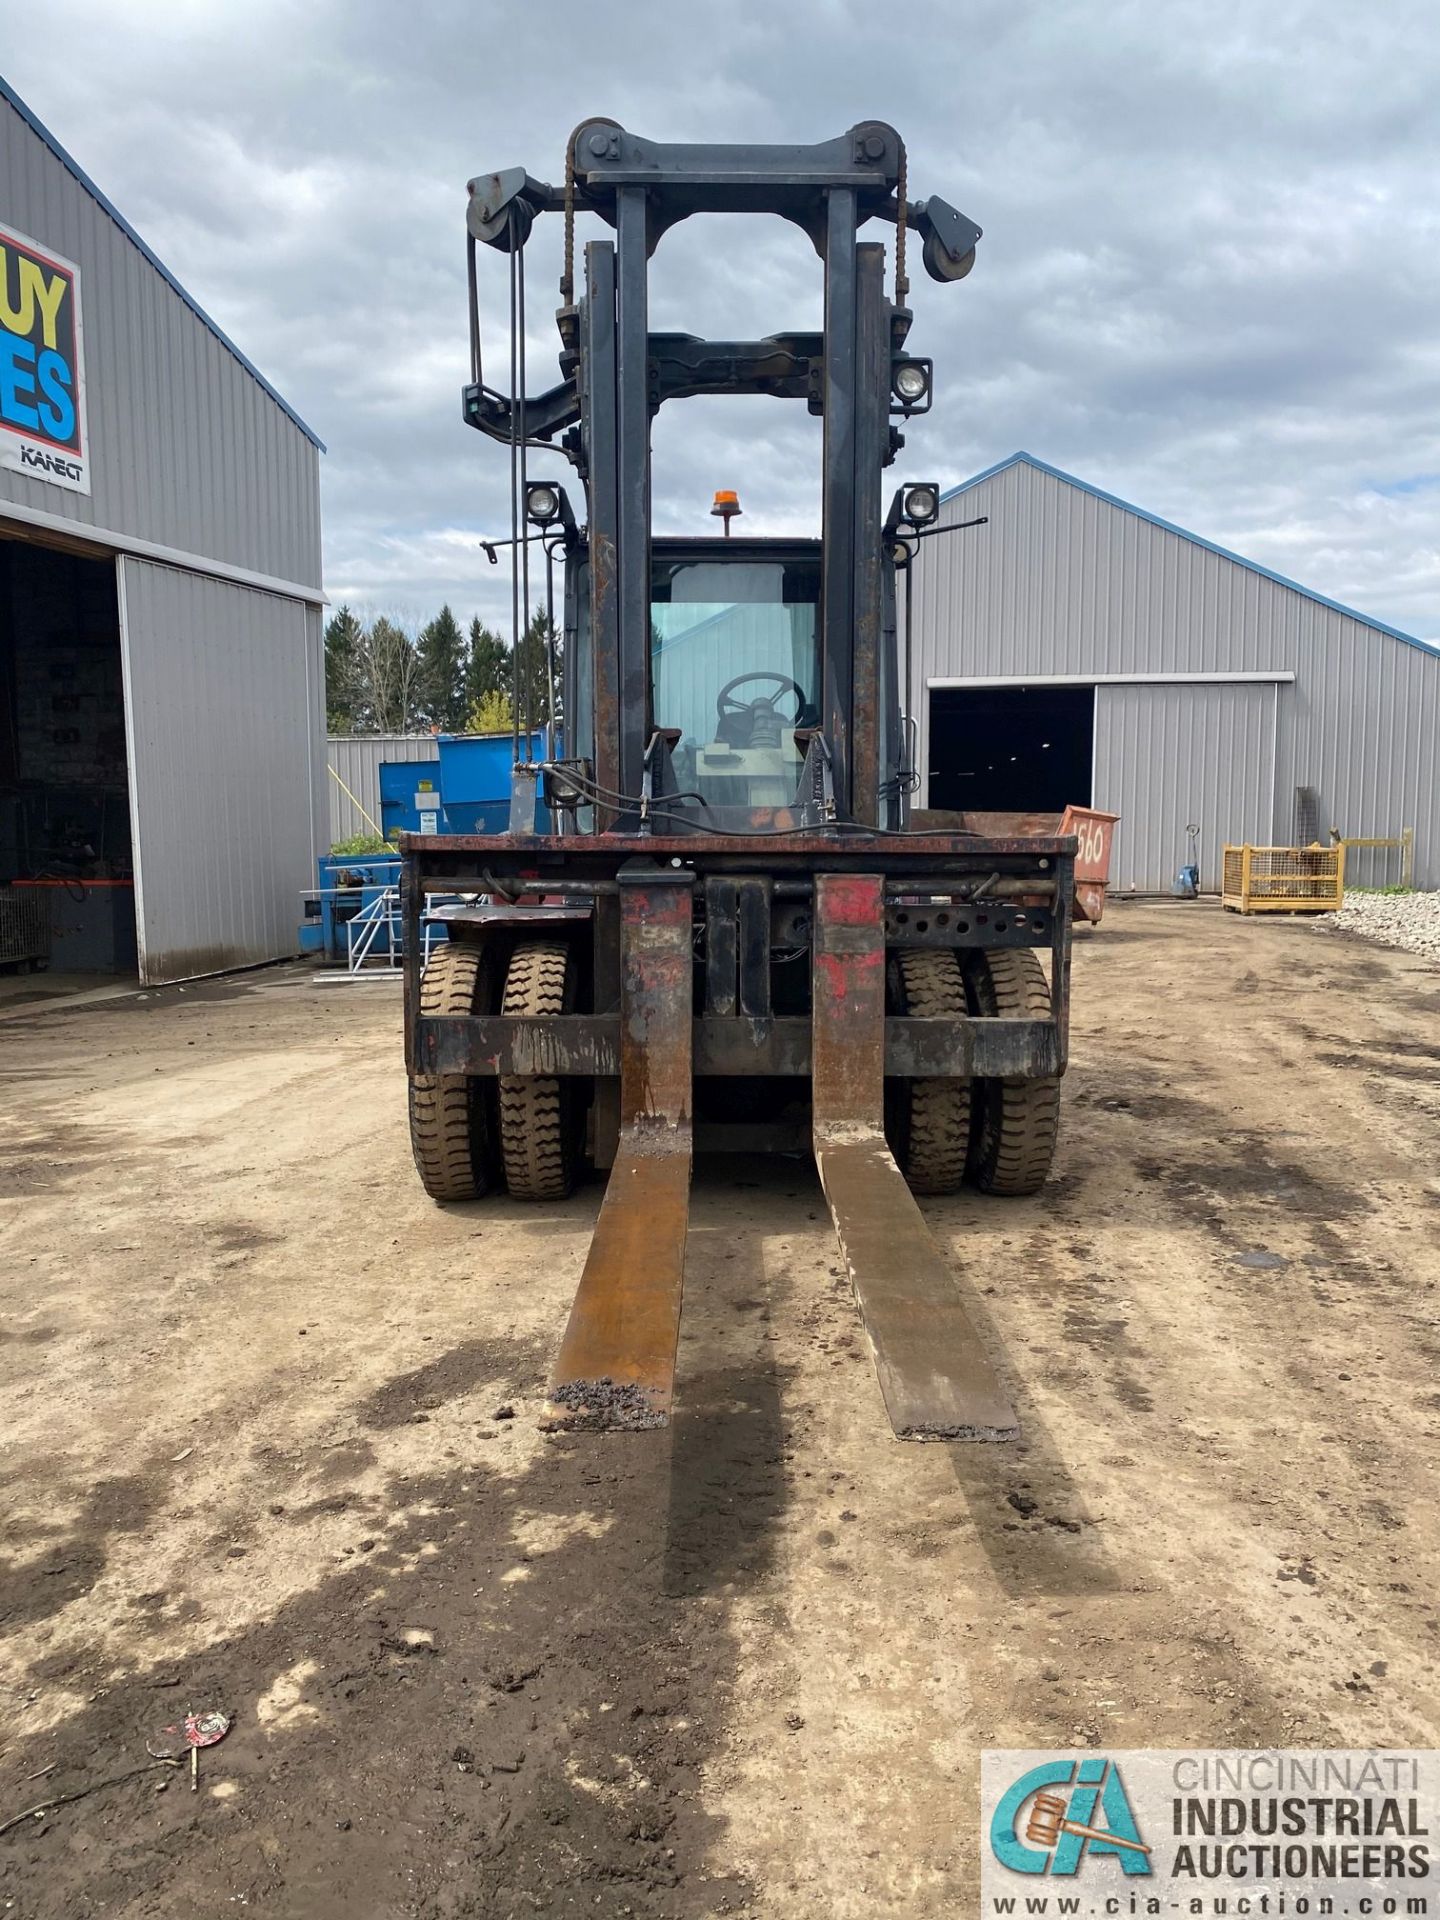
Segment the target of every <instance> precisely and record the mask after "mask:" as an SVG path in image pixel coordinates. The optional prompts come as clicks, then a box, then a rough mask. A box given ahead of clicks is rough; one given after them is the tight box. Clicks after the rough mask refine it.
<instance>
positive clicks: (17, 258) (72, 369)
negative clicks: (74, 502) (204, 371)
mask: <svg viewBox="0 0 1440 1920" xmlns="http://www.w3.org/2000/svg"><path fill="white" fill-rule="evenodd" d="M0 467H4V468H6V469H7V470H8V471H10V472H12V473H23V474H25V475H27V476H28V478H30V479H32V480H41V481H45V482H46V483H48V484H49V485H50V486H52V487H68V488H69V489H70V491H71V492H72V493H89V491H90V448H89V443H88V441H87V439H86V434H85V366H84V349H83V341H82V335H81V329H80V269H79V268H78V267H77V266H76V265H75V264H74V262H73V261H70V260H62V259H61V257H60V256H59V254H56V253H51V252H50V250H49V248H48V247H42V246H41V245H40V244H39V242H38V241H35V240H31V239H28V238H27V237H26V235H24V234H23V233H16V232H14V231H13V230H12V229H11V228H8V227H5V226H0Z"/></svg>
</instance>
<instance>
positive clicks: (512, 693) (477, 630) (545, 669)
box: [325, 606, 561, 733]
mask: <svg viewBox="0 0 1440 1920" xmlns="http://www.w3.org/2000/svg"><path fill="white" fill-rule="evenodd" d="M550 637H551V632H550V622H549V620H548V619H547V617H546V615H545V613H544V612H543V610H537V611H536V612H535V613H533V614H532V615H531V616H530V620H529V622H528V624H527V625H526V628H525V631H524V633H523V634H522V635H521V638H520V645H519V647H518V649H515V648H511V647H510V646H509V645H507V643H506V642H505V641H504V640H502V639H501V637H500V635H499V634H498V633H495V632H493V631H492V630H491V629H490V628H489V627H487V626H486V625H485V624H484V622H483V621H482V620H481V619H480V617H479V615H478V614H477V615H476V617H475V618H474V619H473V620H472V621H471V622H470V628H469V632H468V633H466V632H465V631H464V630H463V629H462V628H461V626H460V623H459V621H458V620H457V619H456V618H455V615H454V614H453V613H452V612H451V610H450V608H449V607H448V606H443V607H441V609H440V611H439V613H437V614H436V616H435V618H434V619H433V620H431V621H428V622H427V623H426V625H425V626H423V627H421V628H420V630H419V631H418V633H415V634H411V633H409V632H407V631H406V629H405V627H404V625H403V624H402V623H401V622H400V621H398V620H391V619H389V618H387V617H386V616H385V615H384V614H380V615H377V616H376V617H375V618H374V619H373V620H371V621H369V622H368V624H367V623H366V622H365V621H363V620H361V619H360V618H359V617H358V616H357V615H356V614H355V613H353V612H352V611H351V610H350V608H349V607H348V606H342V607H341V608H340V610H339V611H338V613H336V614H335V615H334V616H333V617H332V618H331V620H330V621H329V623H328V624H327V626H326V628H325V717H326V725H327V728H328V731H329V732H331V733H428V732H431V731H436V730H438V731H439V732H441V733H500V732H506V731H508V730H509V728H510V727H511V726H512V724H513V720H514V712H515V700H516V695H517V693H518V694H519V695H520V696H522V698H521V707H522V711H524V710H525V708H526V706H527V702H526V700H525V699H524V696H525V695H527V694H528V696H529V698H528V711H529V714H530V717H531V719H532V721H533V722H534V723H535V724H536V725H537V726H538V725H539V724H541V723H542V722H543V721H546V720H548V719H550V717H551V714H550V676H549V665H548V662H549V647H550ZM560 646H561V642H560V639H559V637H558V636H557V637H556V640H555V658H556V677H557V679H558V677H559V658H560ZM517 652H518V655H519V661H518V671H517V662H516V659H515V657H514V655H515V654H516V653H517ZM557 717H558V716H557Z"/></svg>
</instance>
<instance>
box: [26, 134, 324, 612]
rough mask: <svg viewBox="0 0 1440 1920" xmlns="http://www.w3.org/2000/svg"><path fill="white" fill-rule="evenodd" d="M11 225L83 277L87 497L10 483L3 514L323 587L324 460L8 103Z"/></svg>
mask: <svg viewBox="0 0 1440 1920" xmlns="http://www.w3.org/2000/svg"><path fill="white" fill-rule="evenodd" d="M0 183H3V188H4V191H3V195H0V218H4V219H5V220H7V221H9V222H10V223H11V224H12V225H13V226H15V227H17V228H19V229H20V230H21V231H22V232H24V233H26V234H28V235H29V236H30V237H31V238H32V239H33V240H36V241H38V242H39V243H40V244H41V245H42V246H49V247H53V248H54V249H55V251H56V252H58V253H60V254H63V255H64V256H65V257H66V258H67V259H69V260H73V261H74V262H75V263H76V265H77V266H78V267H79V268H80V303H81V317H82V323H83V327H84V360H85V405H86V412H87V416H88V426H89V443H90V445H89V455H90V461H91V476H92V480H91V484H92V492H91V493H90V494H89V495H88V496H87V495H84V494H79V493H72V492H69V491H68V490H66V489H64V488H61V487H56V486H51V485H47V484H46V483H45V482H43V481H41V480H37V479H31V478H30V477H28V476H27V475H25V474H21V473H13V472H9V471H6V470H3V469H0V513H3V511H4V503H5V502H7V501H14V502H16V503H18V504H19V505H21V506H24V507H29V508H38V509H40V510H42V511H43V512H45V513H48V514H54V515H58V516H60V517H61V518H63V519H65V520H69V521H73V522H74V523H75V525H76V528H77V530H83V528H85V527H87V526H91V527H98V528H104V529H106V530H108V531H110V532H112V533H116V534H122V535H124V534H128V535H131V536H133V537H134V538H136V539H140V540H146V541H150V542H154V543H156V544H159V545H162V546H167V547H174V548H177V549H180V550H181V551H183V552H186V553H192V554H198V555H203V556H205V557H206V558H209V559H212V560H219V561H222V562H225V563H226V564H228V565H231V566H236V567H244V568H247V569H250V570H252V571H254V572H257V573H262V574H266V575H269V576H272V577H273V578H275V579H278V580H285V581H293V582H296V583H298V584H300V585H303V586H311V587H318V585H319V583H320V578H321V573H320V472H319V455H318V451H317V449H316V447H315V446H314V444H313V443H312V442H311V441H310V440H308V439H307V438H306V436H305V434H304V433H303V432H302V431H301V430H300V428H299V427H297V426H296V425H295V423H294V422H293V421H292V420H291V419H290V418H289V416H288V415H287V414H285V413H284V412H282V410H281V409H280V407H279V406H277V405H276V403H275V401H274V400H273V399H272V398H271V397H270V395H269V394H267V393H266V392H265V390H264V388H263V387H261V385H260V384H259V382H258V381H257V380H256V379H255V377H254V375H253V374H251V373H250V372H248V371H247V370H246V368H245V367H243V366H242V365H241V364H240V362H239V361H238V360H237V359H236V358H235V356H234V354H233V353H231V352H230V350H229V348H228V347H226V346H225V345H224V344H223V343H222V342H221V341H220V340H218V339H217V338H216V336H215V335H214V334H213V333H212V332H211V331H210V330H209V328H208V327H207V326H206V325H205V324H204V322H203V321H201V320H200V319H199V318H197V316H196V315H195V314H194V313H193V312H192V311H191V309H190V308H189V307H188V306H187V305H186V304H185V302H184V300H182V299H181V297H180V295H179V294H178V293H177V292H176V291H175V289H174V288H173V287H172V286H171V285H170V284H169V283H168V282H167V281H166V280H165V279H164V278H163V277H162V276H161V275H160V274H159V273H157V272H156V270H155V268H154V267H153V266H151V264H150V262H149V261H148V260H147V259H146V258H145V256H144V255H143V254H142V253H141V252H140V250H139V249H138V248H137V247H136V245H135V244H134V242H133V241H132V240H131V239H130V238H129V237H128V235H126V234H125V233H124V232H123V231H122V230H121V229H120V228H119V227H118V226H117V225H116V224H115V222H114V220H112V219H111V217H110V215H109V214H108V213H107V212H106V211H105V209H104V208H103V207H102V206H101V205H100V204H99V202H98V201H96V200H95V198H94V197H93V196H92V195H91V194H90V193H89V192H88V191H87V190H86V189H85V188H84V187H83V186H82V185H81V184H80V183H79V181H77V180H76V179H75V177H74V175H73V174H71V173H70V172H69V171H68V170H67V169H66V167H65V165H64V163H63V162H62V161H61V160H59V159H58V158H57V157H56V155H55V154H54V153H53V152H52V151H51V149H50V148H49V147H48V146H47V145H46V143H45V141H44V140H42V139H41V137H40V136H39V134H37V133H36V132H35V131H34V129H33V128H32V127H30V126H29V125H28V124H27V123H26V121H25V120H24V119H23V118H22V117H21V115H20V114H19V113H18V112H17V111H16V109H15V108H14V107H12V106H11V105H10V103H9V102H8V101H7V100H4V99H0Z"/></svg>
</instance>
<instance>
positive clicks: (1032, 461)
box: [940, 452, 1440, 656]
mask: <svg viewBox="0 0 1440 1920" xmlns="http://www.w3.org/2000/svg"><path fill="white" fill-rule="evenodd" d="M1014 466H1027V467H1034V468H1035V469H1036V470H1037V472H1040V473H1048V474H1049V475H1050V476H1051V478H1052V479H1055V480H1063V481H1064V482H1065V484H1066V485H1067V486H1071V487H1078V488H1079V490H1080V492H1081V493H1088V494H1089V495H1090V496H1091V498H1092V499H1095V500H1103V501H1105V502H1106V503H1107V505H1109V506H1112V507H1119V508H1120V509H1121V510H1122V511H1123V512H1125V513H1133V514H1134V515H1135V517H1136V519H1137V520H1145V521H1148V522H1149V524H1150V525H1151V526H1152V527H1159V528H1161V529H1162V530H1163V531H1164V532H1165V533H1174V534H1178V535H1179V537H1180V538H1181V539H1182V540H1189V541H1191V542H1193V544H1194V545H1195V546H1197V547H1204V548H1205V550H1206V551H1207V552H1208V553H1218V554H1219V556H1220V558H1221V559H1222V560H1233V561H1234V563H1235V565H1236V566H1237V567H1246V568H1248V569H1249V571H1250V572H1251V573H1258V574H1259V575H1260V576H1261V578H1262V579H1265V580H1273V581H1274V582H1275V583H1276V585H1277V586H1281V587H1289V588H1290V590H1291V592H1292V593H1302V594H1304V596H1305V598H1306V599H1307V600H1314V601H1316V602H1317V603H1318V604H1319V605H1320V606H1322V607H1328V608H1329V609H1330V611H1331V612H1332V613H1343V614H1344V615H1345V617H1346V619H1347V620H1358V621H1359V622H1360V624H1361V625H1362V626H1366V627H1373V628H1374V629H1375V631H1376V632H1377V633H1384V634H1388V635H1389V636H1390V638H1391V639H1392V640H1403V641H1404V643H1405V645H1406V646H1407V647H1418V648H1419V650H1420V652H1421V653H1428V654H1430V655H1432V656H1433V655H1435V654H1436V653H1437V652H1440V649H1437V648H1436V647H1434V646H1432V645H1431V643H1430V642H1429V641H1428V640H1421V639H1419V638H1418V637H1417V636H1416V635H1415V634H1413V633H1402V632H1401V631H1400V629H1399V627H1391V626H1387V625H1386V623H1385V622H1384V621H1383V620H1373V619H1372V618H1371V617H1370V615H1369V614H1368V613H1360V612H1358V611H1357V610H1356V609H1355V608H1354V607H1347V606H1345V605H1344V604H1343V602H1341V601H1339V600H1331V599H1330V598H1328V596H1327V595H1325V594H1323V593H1316V591H1315V590H1314V588H1313V587H1303V586H1301V584H1300V582H1299V581H1298V580H1290V579H1287V578H1286V576H1285V575H1284V574H1283V573H1276V572H1275V571H1274V570H1273V568H1270V567H1262V566H1261V565H1260V562H1259V561H1258V560H1247V559H1246V558H1245V556H1244V554H1243V553H1232V552H1231V550H1230V549H1229V547H1222V546H1219V545H1217V544H1216V542H1215V541H1214V540H1206V539H1205V538H1204V537H1203V535H1201V534H1198V533H1191V532H1190V530H1189V528H1188V527H1177V526H1176V525H1175V522H1174V521H1173V520H1162V519H1161V518H1160V515H1159V514H1158V513H1147V512H1146V510H1145V509H1144V507H1137V506H1136V505H1135V504H1134V502H1133V501H1130V500H1122V499H1121V498H1120V496H1119V495H1118V494H1115V493H1106V491H1105V490H1104V488H1103V487H1096V486H1092V485H1091V483H1090V482H1089V481H1088V480H1081V479H1080V478H1078V476H1077V475H1075V474H1073V473H1066V472H1065V470H1064V468H1063V467H1052V466H1051V465H1050V463H1049V461H1048V460H1037V459H1036V457H1035V455H1034V454H1033V453H1023V452H1021V453H1012V454H1011V455H1010V456H1009V457H1008V459H1005V460H997V461H996V462H995V465H994V466H993V467H986V469H985V471H984V472H983V473H977V474H974V475H972V477H971V478H970V479H969V480H962V481H961V482H960V484H959V485H958V486H955V487H949V488H947V489H946V491H945V492H944V493H942V494H941V496H940V504H941V505H942V506H943V505H944V504H945V502H946V501H947V500H953V499H954V498H955V497H956V495H957V494H961V493H968V492H969V491H970V489H971V488H972V487H978V486H979V485H980V483H981V481H982V480H991V479H993V478H994V477H995V475H996V474H997V473H1004V472H1005V471H1006V470H1007V468H1010V467H1014Z"/></svg>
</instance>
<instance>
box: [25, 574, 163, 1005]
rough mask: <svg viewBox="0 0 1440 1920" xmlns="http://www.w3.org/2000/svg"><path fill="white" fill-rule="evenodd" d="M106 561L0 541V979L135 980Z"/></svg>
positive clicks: (125, 782)
mask: <svg viewBox="0 0 1440 1920" xmlns="http://www.w3.org/2000/svg"><path fill="white" fill-rule="evenodd" d="M133 876H134V868H133V865H132V861H131V847H130V792H129V777H128V769H127V762H126V750H125V707H124V691H123V686H122V680H121V665H120V612H119V603H118V598H117V594H116V582H115V564H114V562H113V561H109V560H92V559H87V558H84V557H82V556H81V555H79V554H75V553H70V552H62V551H60V550H59V549H56V548H51V547H44V546H39V545H35V544H33V543H31V542H29V541H22V540H14V539H9V538H3V537H0V972H4V973H7V974H13V973H16V972H19V971H23V970H28V969H38V968H40V967H47V966H48V968H49V969H50V970H51V971H52V972H56V973H66V974H72V975H73V974H100V975H114V974H133V973H134V972H135V968H136V942H135V887H134V877H133Z"/></svg>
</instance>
